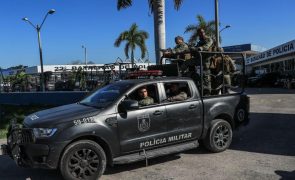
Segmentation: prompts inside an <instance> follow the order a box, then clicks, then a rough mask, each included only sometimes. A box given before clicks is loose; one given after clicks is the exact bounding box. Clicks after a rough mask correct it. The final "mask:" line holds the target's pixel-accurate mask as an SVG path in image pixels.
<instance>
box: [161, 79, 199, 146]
mask: <svg viewBox="0 0 295 180" xmlns="http://www.w3.org/2000/svg"><path fill="white" fill-rule="evenodd" d="M162 85H163V88H162V89H164V91H165V92H164V96H165V97H166V98H165V100H164V104H165V107H166V113H167V132H168V133H169V136H175V137H176V141H181V140H187V139H186V138H182V137H183V136H182V134H185V135H186V134H189V133H191V135H190V134H189V135H190V136H191V138H192V139H196V138H199V137H200V135H201V133H202V118H203V117H202V102H201V99H200V98H199V97H198V96H197V95H196V93H195V91H193V88H195V86H192V85H191V84H190V83H188V81H177V82H164V83H163V84H162ZM173 86H177V88H178V90H177V91H178V92H175V93H173V92H171V91H173V88H174V87H173ZM179 93H185V94H186V95H187V97H186V98H185V99H181V98H173V96H177V95H176V94H179ZM171 97H172V98H171ZM184 137H185V136H184Z"/></svg>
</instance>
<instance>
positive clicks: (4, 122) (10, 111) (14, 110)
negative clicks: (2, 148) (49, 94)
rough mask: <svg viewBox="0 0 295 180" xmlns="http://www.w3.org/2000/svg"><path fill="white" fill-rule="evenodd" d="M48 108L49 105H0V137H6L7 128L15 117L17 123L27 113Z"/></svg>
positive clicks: (21, 120)
mask: <svg viewBox="0 0 295 180" xmlns="http://www.w3.org/2000/svg"><path fill="white" fill-rule="evenodd" d="M48 108H51V106H36V105H35V106H16V105H0V112H1V114H0V138H5V137H6V133H7V128H8V126H9V123H10V121H11V120H12V119H16V121H17V123H20V124H22V123H23V120H24V118H25V117H26V116H27V115H29V114H32V113H34V112H36V111H40V110H44V109H48Z"/></svg>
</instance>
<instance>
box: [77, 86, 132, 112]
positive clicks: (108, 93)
mask: <svg viewBox="0 0 295 180" xmlns="http://www.w3.org/2000/svg"><path fill="white" fill-rule="evenodd" d="M131 86H132V84H130V83H114V84H109V85H107V86H105V87H103V88H100V89H98V90H97V91H95V92H94V93H93V94H91V95H90V96H88V97H86V98H85V99H83V100H82V101H80V104H83V105H88V106H94V107H98V108H102V107H106V106H108V105H109V104H111V103H112V102H114V101H115V100H117V99H118V98H119V97H120V96H121V95H123V94H125V93H126V91H127V90H128V89H129V88H130V87H131Z"/></svg>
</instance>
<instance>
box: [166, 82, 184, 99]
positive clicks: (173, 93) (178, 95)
mask: <svg viewBox="0 0 295 180" xmlns="http://www.w3.org/2000/svg"><path fill="white" fill-rule="evenodd" d="M186 99H187V94H186V92H184V91H181V90H180V89H179V85H178V84H177V83H173V84H171V86H170V88H169V94H168V99H167V100H168V101H184V100H186Z"/></svg>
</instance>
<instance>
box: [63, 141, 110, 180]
mask: <svg viewBox="0 0 295 180" xmlns="http://www.w3.org/2000/svg"><path fill="white" fill-rule="evenodd" d="M105 167H106V155H105V152H104V150H103V149H102V147H101V146H100V145H98V144H97V143H96V142H94V141H90V140H81V141H77V142H74V143H72V144H70V145H69V146H68V147H67V148H66V150H65V151H64V153H63V156H62V158H61V162H60V171H61V174H62V175H63V177H64V179H71V180H77V179H85V180H92V179H93V180H94V179H98V178H99V177H100V176H101V175H102V174H103V173H104V171H105Z"/></svg>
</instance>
